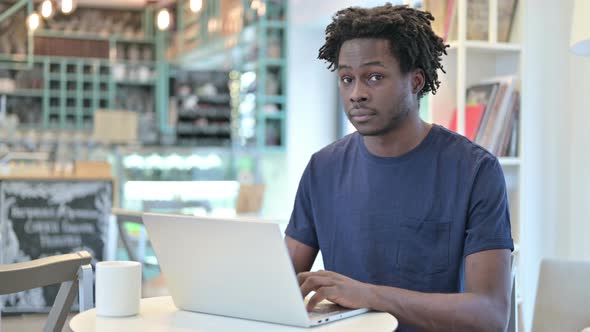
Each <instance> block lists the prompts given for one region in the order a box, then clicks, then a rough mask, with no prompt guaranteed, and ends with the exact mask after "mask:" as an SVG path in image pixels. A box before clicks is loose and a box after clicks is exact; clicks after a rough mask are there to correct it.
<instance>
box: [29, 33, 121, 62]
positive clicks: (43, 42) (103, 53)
mask: <svg viewBox="0 0 590 332" xmlns="http://www.w3.org/2000/svg"><path fill="white" fill-rule="evenodd" d="M35 54H36V55H52V56H68V57H80V58H105V59H106V58H108V57H109V43H108V41H106V40H81V39H70V38H54V37H35Z"/></svg>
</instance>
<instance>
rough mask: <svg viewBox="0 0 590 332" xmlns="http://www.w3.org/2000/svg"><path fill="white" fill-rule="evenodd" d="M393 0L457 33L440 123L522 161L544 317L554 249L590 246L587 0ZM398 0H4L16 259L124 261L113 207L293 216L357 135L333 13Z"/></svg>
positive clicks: (531, 282)
mask: <svg viewBox="0 0 590 332" xmlns="http://www.w3.org/2000/svg"><path fill="white" fill-rule="evenodd" d="M391 2H392V3H394V4H405V5H409V6H412V7H415V8H420V9H424V10H428V11H430V12H431V13H432V14H433V15H434V16H435V21H434V22H433V28H434V30H435V32H436V33H437V34H439V35H440V36H441V37H442V38H443V39H445V41H446V42H447V43H448V44H449V45H450V47H449V48H448V49H447V53H448V54H447V55H446V56H445V57H444V59H443V62H444V67H445V70H446V74H444V75H442V76H439V77H441V81H442V83H441V88H440V90H439V92H438V93H437V94H436V95H427V96H425V97H424V98H423V99H422V100H421V102H420V114H421V116H422V117H423V119H424V120H426V121H428V122H432V123H437V124H440V125H443V126H445V127H448V128H450V129H452V130H455V131H457V132H458V133H460V134H463V135H465V136H467V137H468V138H470V139H471V140H473V141H474V142H476V143H478V144H480V145H482V146H484V147H485V148H487V149H488V150H490V151H491V152H492V153H494V154H495V155H496V156H498V158H499V160H500V163H501V164H502V166H503V168H504V172H505V177H506V182H507V188H508V195H509V199H510V205H511V206H510V208H511V217H512V228H513V237H514V240H515V243H516V244H517V255H516V257H517V261H518V264H517V266H518V274H517V275H518V285H519V286H518V290H519V292H518V293H519V296H518V307H519V311H520V313H521V317H522V322H521V324H522V328H524V329H527V330H528V329H530V324H531V320H532V315H533V308H534V303H535V293H536V290H537V280H538V273H539V266H540V262H541V260H542V259H543V258H547V257H555V258H561V259H578V260H588V259H590V210H589V209H588V206H590V204H589V203H590V190H588V188H590V173H589V172H588V170H589V169H590V150H589V149H588V142H590V131H589V130H587V128H586V127H587V124H588V123H590V97H589V96H588V93H587V91H588V90H589V89H590V58H589V57H583V56H579V55H576V54H574V52H572V50H571V45H573V44H574V43H575V42H578V40H577V39H576V38H583V37H584V36H585V37H586V38H590V32H588V31H589V30H590V28H589V27H588V26H585V27H584V24H581V23H579V22H580V21H577V22H578V23H576V24H575V22H576V19H575V16H576V15H586V17H587V15H589V14H590V13H588V12H585V13H584V12H583V10H582V11H580V9H578V10H577V11H576V10H575V9H574V2H575V1H573V0H562V1H549V0H535V1H532V0H440V1H435V0H430V1H427V0H421V1H420V0H419V1H401V0H400V1H391ZM382 4H384V2H383V1H373V0H370V1H368V0H367V1H360V0H359V1H346V0H326V1H312V0H288V1H287V0H215V1H214V0H200V1H199V0H168V1H166V0H161V1H157V0H119V1H117V0H108V1H107V0H60V1H56V0H43V1H33V0H0V180H1V181H0V195H1V197H0V198H1V199H0V210H1V214H0V215H1V216H2V217H1V219H0V234H2V236H0V246H1V248H2V252H1V254H0V259H1V260H0V262H1V263H12V262H17V261H24V260H28V259H35V258H39V257H44V256H47V255H52V254H57V253H64V252H70V251H72V250H77V249H80V248H83V249H88V250H90V251H91V253H92V254H93V257H95V259H96V260H102V259H112V258H116V257H119V256H118V255H120V253H121V250H122V249H121V244H120V243H119V242H118V241H119V240H117V239H118V238H117V237H116V236H115V237H114V235H113V231H112V229H113V228H114V226H113V225H115V224H116V221H114V220H115V219H116V218H115V217H116V213H114V212H113V210H112V209H113V208H115V209H122V210H125V211H135V212H138V211H160V212H174V213H187V214H209V215H223V216H235V215H254V216H258V217H260V218H264V219H269V220H275V221H277V222H278V223H279V224H280V225H281V226H282V227H284V226H285V225H286V223H287V222H288V219H289V215H290V213H291V209H292V205H293V200H294V197H295V191H296V189H297V185H298V182H299V178H300V176H301V174H302V172H303V169H304V168H305V166H306V164H307V162H308V160H309V158H310V156H311V154H312V153H314V152H315V151H317V150H319V149H320V148H322V147H323V146H325V145H327V144H329V143H331V142H333V141H334V140H336V139H338V138H340V137H342V136H344V135H346V134H348V133H350V132H352V131H354V128H352V127H351V126H350V124H349V123H348V121H347V120H346V117H345V116H344V115H343V113H342V110H341V107H342V106H341V102H340V100H339V96H338V91H337V80H336V76H335V74H334V73H332V72H330V71H329V70H328V69H327V65H326V64H325V63H323V62H321V61H319V60H317V53H318V49H319V48H320V47H321V46H322V44H323V42H324V29H325V26H326V25H327V24H328V23H329V22H330V21H331V16H332V15H333V14H334V13H335V12H336V11H337V10H339V9H342V8H344V7H348V6H363V7H371V6H376V5H382ZM578 8H581V7H578ZM580 36H582V37H580ZM578 53H579V52H578ZM441 74H442V73H441ZM115 211H116V210H115ZM64 223H67V224H68V225H70V227H64V226H63V225H64ZM52 227H57V228H59V231H55V229H54V228H52ZM126 230H127V231H129V232H130V234H131V238H133V239H135V240H134V241H135V242H134V244H133V245H137V243H140V242H142V241H146V239H145V233H144V231H143V230H142V228H141V226H138V225H136V226H133V225H128V226H127V228H126ZM142 232H143V233H142ZM142 234H143V235H142ZM119 236H120V235H119ZM138 239H139V240H138ZM141 239H143V240H141ZM138 241H139V242H138ZM139 246H140V247H141V244H139ZM141 250H143V251H142V253H141V258H142V259H144V256H148V257H146V258H145V259H148V260H149V255H150V253H149V248H148V249H145V248H143V249H141ZM146 250H147V251H146ZM155 273H157V272H155ZM45 293H46V294H44V295H43V296H40V298H41V297H42V298H44V299H47V298H51V297H52V296H55V294H53V295H52V293H51V292H49V293H47V291H45ZM39 301H40V302H39V303H37V304H36V305H33V304H30V303H29V304H27V305H26V306H21V307H19V306H18V305H16V303H17V302H18V301H16V299H15V298H13V300H12V302H10V300H6V299H5V300H4V303H5V308H4V311H6V312H9V311H11V310H12V311H14V312H20V311H35V310H36V309H35V308H45V307H46V306H47V303H46V302H43V301H42V300H39ZM10 308H12V309H10Z"/></svg>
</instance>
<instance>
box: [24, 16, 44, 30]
mask: <svg viewBox="0 0 590 332" xmlns="http://www.w3.org/2000/svg"><path fill="white" fill-rule="evenodd" d="M39 24H41V16H39V14H37V13H32V14H31V15H29V17H28V18H27V25H28V27H29V31H35V30H37V28H39Z"/></svg>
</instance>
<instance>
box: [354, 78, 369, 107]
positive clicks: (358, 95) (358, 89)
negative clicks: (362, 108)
mask: <svg viewBox="0 0 590 332" xmlns="http://www.w3.org/2000/svg"><path fill="white" fill-rule="evenodd" d="M368 98H369V96H368V94H367V89H366V88H365V87H364V86H363V84H362V83H360V82H359V83H357V84H355V85H354V88H353V89H352V93H351V94H350V101H351V102H353V103H358V102H363V101H367V99H368Z"/></svg>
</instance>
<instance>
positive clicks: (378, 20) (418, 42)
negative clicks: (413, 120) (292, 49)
mask: <svg viewBox="0 0 590 332" xmlns="http://www.w3.org/2000/svg"><path fill="white" fill-rule="evenodd" d="M433 20H434V17H433V16H432V14H430V13H429V12H424V11H420V10H417V9H413V8H409V7H408V6H405V5H404V6H392V5H391V4H390V3H387V4H385V5H383V6H379V7H375V8H360V7H349V8H346V9H342V10H340V11H338V12H336V14H335V15H334V16H333V17H332V23H330V24H329V25H328V26H327V27H326V42H325V44H324V45H323V46H322V47H321V48H320V50H319V55H318V59H320V60H325V61H326V62H328V63H329V65H328V69H330V70H332V71H334V70H336V68H337V66H338V54H339V53H340V47H342V44H343V43H344V42H345V41H347V40H351V39H356V38H378V39H387V40H389V44H390V47H391V52H392V54H393V55H394V56H395V57H396V58H397V59H398V60H399V63H400V69H401V72H402V73H403V74H407V73H409V72H410V71H411V70H414V69H418V68H419V69H422V70H423V71H424V75H425V80H426V81H425V84H424V88H422V90H421V91H420V92H418V99H420V98H421V97H422V96H424V95H426V94H427V93H429V92H432V94H436V90H437V89H438V87H439V86H440V81H439V80H438V74H437V70H438V69H440V70H442V72H443V73H445V70H444V68H443V66H442V64H441V61H442V55H443V54H445V55H446V54H447V51H446V48H447V47H449V45H445V44H444V42H443V39H442V38H440V37H439V36H437V35H436V34H435V33H434V31H433V30H432V26H431V23H430V21H433Z"/></svg>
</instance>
